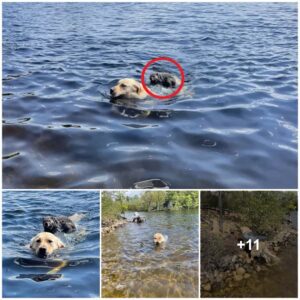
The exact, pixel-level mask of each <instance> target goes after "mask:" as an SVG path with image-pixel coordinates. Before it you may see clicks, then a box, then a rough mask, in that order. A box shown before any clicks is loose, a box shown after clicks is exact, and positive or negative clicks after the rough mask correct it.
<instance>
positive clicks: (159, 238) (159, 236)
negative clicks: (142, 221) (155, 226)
mask: <svg viewBox="0 0 300 300" xmlns="http://www.w3.org/2000/svg"><path fill="white" fill-rule="evenodd" d="M164 241H165V238H164V236H163V235H162V234H161V233H155V234H154V236H153V242H154V244H155V245H160V244H162V243H163V242H164Z"/></svg>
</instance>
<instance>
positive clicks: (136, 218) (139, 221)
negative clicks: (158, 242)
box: [132, 216, 145, 223]
mask: <svg viewBox="0 0 300 300" xmlns="http://www.w3.org/2000/svg"><path fill="white" fill-rule="evenodd" d="M132 222H133V223H143V222H145V219H143V218H141V217H140V216H138V217H134V218H133V220H132Z"/></svg>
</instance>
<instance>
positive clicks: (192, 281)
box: [101, 210, 199, 298]
mask: <svg viewBox="0 0 300 300" xmlns="http://www.w3.org/2000/svg"><path fill="white" fill-rule="evenodd" d="M126 216H127V217H129V218H132V216H133V214H132V213H127V214H126ZM141 216H144V217H145V218H146V222H145V223H142V224H136V223H128V224H127V225H125V226H124V227H120V228H118V229H116V230H115V231H114V232H112V233H109V234H105V235H104V236H102V266H101V267H102V297H153V298H155V297H173V298H174V297H175V298H176V297H185V298H191V297H198V289H199V280H198V277H199V269H198V264H199V248H198V243H199V239H198V235H199V227H198V226H199V225H198V210H191V211H185V212H183V211H182V212H155V213H154V212H153V213H141ZM157 232H160V233H162V234H163V235H166V236H167V237H168V239H167V242H166V244H165V247H158V248H157V247H155V246H154V245H153V235H154V234H155V233H157Z"/></svg>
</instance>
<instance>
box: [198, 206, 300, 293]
mask: <svg viewBox="0 0 300 300" xmlns="http://www.w3.org/2000/svg"><path fill="white" fill-rule="evenodd" d="M236 217H237V216H232V215H231V216H230V215H228V216H226V218H225V220H224V226H223V232H222V233H220V228H219V223H218V214H217V212H211V211H209V212H207V211H203V212H202V217H201V219H202V229H201V234H202V252H201V262H202V264H201V267H202V275H201V295H202V297H224V296H225V297H245V296H247V297H296V296H297V231H296V230H295V229H293V228H292V226H291V224H290V223H289V222H285V223H283V224H282V226H281V228H280V229H279V230H278V231H277V232H276V233H275V234H274V235H273V237H272V238H269V239H267V238H266V237H265V238H264V237H262V240H261V241H260V247H259V250H256V249H255V250H252V251H251V253H250V254H249V252H246V251H245V250H240V249H239V248H238V247H237V246H236V244H237V241H238V239H239V238H240V237H241V236H243V231H245V230H246V231H251V229H249V228H247V227H243V226H241V224H240V223H239V222H238V221H237V218H236ZM245 228H246V229H245ZM287 273H288V275H287Z"/></svg>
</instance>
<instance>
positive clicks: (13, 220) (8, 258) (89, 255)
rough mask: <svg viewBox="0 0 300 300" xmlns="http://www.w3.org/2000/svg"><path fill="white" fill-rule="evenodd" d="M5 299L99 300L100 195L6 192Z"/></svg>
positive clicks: (4, 194) (4, 219)
mask: <svg viewBox="0 0 300 300" xmlns="http://www.w3.org/2000/svg"><path fill="white" fill-rule="evenodd" d="M2 199H3V204H2V211H3V222H2V225H3V228H2V231H3V248H2V253H3V261H2V263H3V272H2V275H3V276H2V278H3V279H2V280H3V282H2V287H3V295H2V296H3V297H4V298H90V297H92V298H96V297H99V280H100V274H99V245H100V241H99V223H100V221H99V211H100V210H99V192H97V191H51V192H48V191H38V190H36V191H5V192H3V194H2Z"/></svg>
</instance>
